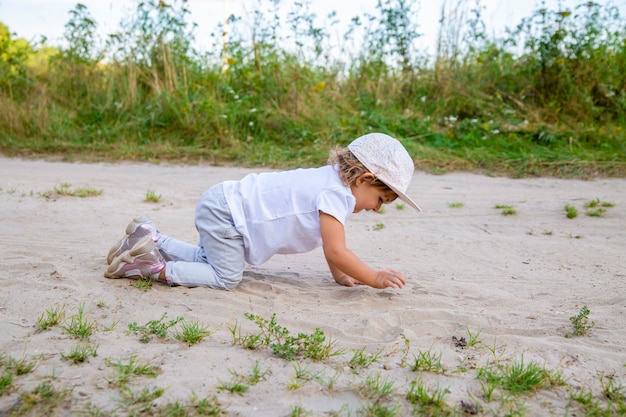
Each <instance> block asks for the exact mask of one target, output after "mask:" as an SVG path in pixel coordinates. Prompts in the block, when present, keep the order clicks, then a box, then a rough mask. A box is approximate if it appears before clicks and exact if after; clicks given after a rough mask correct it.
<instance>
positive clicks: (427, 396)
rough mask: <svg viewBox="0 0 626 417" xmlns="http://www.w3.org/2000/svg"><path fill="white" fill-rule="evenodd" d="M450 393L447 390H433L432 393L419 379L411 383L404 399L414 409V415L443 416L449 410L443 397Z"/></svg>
mask: <svg viewBox="0 0 626 417" xmlns="http://www.w3.org/2000/svg"><path fill="white" fill-rule="evenodd" d="M448 392H450V391H449V390H448V389H447V388H444V389H442V388H439V387H437V388H435V389H434V390H433V391H432V392H431V391H430V390H429V389H428V387H427V386H426V384H424V382H423V381H422V380H421V379H419V378H418V379H416V380H414V381H411V385H410V386H409V392H407V394H406V399H407V400H408V401H409V402H410V403H411V404H413V405H414V406H415V407H416V410H415V411H416V412H414V413H413V414H414V415H430V416H434V415H444V412H445V411H446V410H447V409H448V408H449V407H448V405H447V404H446V402H445V401H444V397H445V396H446V394H447V393H448Z"/></svg>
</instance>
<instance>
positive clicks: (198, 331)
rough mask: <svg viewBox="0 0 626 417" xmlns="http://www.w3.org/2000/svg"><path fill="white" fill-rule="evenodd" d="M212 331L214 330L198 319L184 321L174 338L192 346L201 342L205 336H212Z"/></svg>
mask: <svg viewBox="0 0 626 417" xmlns="http://www.w3.org/2000/svg"><path fill="white" fill-rule="evenodd" d="M212 333H213V332H212V331H210V330H209V328H208V327H207V326H206V325H204V324H201V323H199V322H198V321H194V322H182V323H181V325H180V329H177V330H176V331H175V333H174V338H175V339H177V340H180V341H181V342H185V343H187V344H188V345H189V346H191V345H195V344H196V343H198V342H200V341H201V340H202V339H204V338H205V337H208V336H210V335H211V334H212Z"/></svg>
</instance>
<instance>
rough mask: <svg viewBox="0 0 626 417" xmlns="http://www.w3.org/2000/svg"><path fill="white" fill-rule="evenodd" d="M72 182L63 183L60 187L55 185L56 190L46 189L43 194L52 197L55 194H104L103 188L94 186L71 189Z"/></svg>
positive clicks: (74, 195)
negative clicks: (94, 187) (97, 188)
mask: <svg viewBox="0 0 626 417" xmlns="http://www.w3.org/2000/svg"><path fill="white" fill-rule="evenodd" d="M70 187H71V184H68V183H62V184H61V185H60V186H58V187H54V191H46V192H44V193H43V194H42V196H43V197H44V198H52V197H53V196H54V195H58V196H66V197H80V198H86V197H95V196H99V195H101V194H102V190H95V189H93V188H84V187H79V188H75V189H71V188H70Z"/></svg>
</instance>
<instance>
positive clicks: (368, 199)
mask: <svg viewBox="0 0 626 417" xmlns="http://www.w3.org/2000/svg"><path fill="white" fill-rule="evenodd" d="M374 178H375V177H374V175H372V174H363V175H361V176H360V177H359V178H357V180H356V181H355V182H354V184H353V185H352V186H351V187H350V189H351V190H352V195H354V198H356V205H355V206H354V210H353V213H358V212H360V211H362V210H373V211H378V210H380V207H381V206H382V205H383V204H387V203H391V202H392V201H393V200H395V199H396V198H398V195H397V194H396V193H394V192H393V191H391V190H390V189H385V188H381V187H377V186H375V185H372V183H371V181H372V180H373V179H374Z"/></svg>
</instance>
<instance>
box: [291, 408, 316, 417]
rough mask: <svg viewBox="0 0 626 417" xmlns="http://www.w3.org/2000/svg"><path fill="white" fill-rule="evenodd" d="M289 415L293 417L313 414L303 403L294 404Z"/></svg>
mask: <svg viewBox="0 0 626 417" xmlns="http://www.w3.org/2000/svg"><path fill="white" fill-rule="evenodd" d="M289 415H290V416H291V417H306V416H309V415H311V413H310V412H309V411H307V410H305V409H304V408H302V406H301V405H294V406H292V407H291V413H290V414H289Z"/></svg>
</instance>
